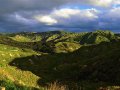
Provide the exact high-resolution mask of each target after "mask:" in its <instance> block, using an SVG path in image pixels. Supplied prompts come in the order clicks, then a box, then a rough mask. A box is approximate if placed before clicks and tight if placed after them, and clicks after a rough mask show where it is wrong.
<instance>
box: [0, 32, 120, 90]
mask: <svg viewBox="0 0 120 90" xmlns="http://www.w3.org/2000/svg"><path fill="white" fill-rule="evenodd" d="M119 54H120V35H119V34H114V33H113V32H110V31H100V30H99V31H95V32H85V33H72V32H65V31H51V32H41V33H28V32H21V33H13V34H1V35H0V80H1V81H4V84H5V85H6V83H7V80H10V82H11V83H13V84H14V88H17V87H18V86H17V85H19V86H20V87H21V88H29V87H33V88H35V89H40V90H41V89H42V88H46V86H49V85H50V84H51V83H54V82H55V83H56V82H58V83H59V85H60V86H62V85H63V86H67V88H69V90H81V89H83V90H98V88H100V87H104V88H107V87H109V88H116V87H114V86H119V85H120V82H119V81H120V77H119V76H120V71H119V66H120V64H119V59H120V56H119ZM0 84H1V83H0ZM5 85H4V86H5ZM59 85H58V86H59ZM8 86H9V85H8ZM5 87H7V85H6V86H5ZM118 88H119V87H118ZM20 90H21V89H20ZM23 90H24V89H23ZM25 90H26V89H25ZM28 90H29V89H28ZM48 90H49V89H48ZM110 90H116V89H110Z"/></svg>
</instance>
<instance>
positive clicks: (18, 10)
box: [0, 0, 120, 32]
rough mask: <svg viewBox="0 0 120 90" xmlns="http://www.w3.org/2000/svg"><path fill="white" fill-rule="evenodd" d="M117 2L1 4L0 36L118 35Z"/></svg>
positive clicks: (18, 0) (20, 0) (13, 0)
mask: <svg viewBox="0 0 120 90" xmlns="http://www.w3.org/2000/svg"><path fill="white" fill-rule="evenodd" d="M119 23H120V0H0V32H20V31H38V32H41V31H48V30H61V29H65V30H68V31H77V32H81V31H82V32H84V31H92V30H97V29H103V30H112V31H114V32H119V31H120V25H119Z"/></svg>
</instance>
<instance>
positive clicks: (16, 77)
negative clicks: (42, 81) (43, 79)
mask: <svg viewBox="0 0 120 90" xmlns="http://www.w3.org/2000/svg"><path fill="white" fill-rule="evenodd" d="M31 55H40V53H37V52H35V51H33V50H30V49H26V50H23V49H19V48H16V47H11V46H7V45H2V44H0V80H6V79H9V80H11V81H13V82H18V83H20V84H22V85H26V86H32V87H38V85H37V80H38V79H39V77H38V76H36V75H34V74H33V73H31V72H30V71H22V70H20V69H17V68H16V67H12V66H9V62H11V61H12V60H13V59H15V58H21V57H27V56H31Z"/></svg>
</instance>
